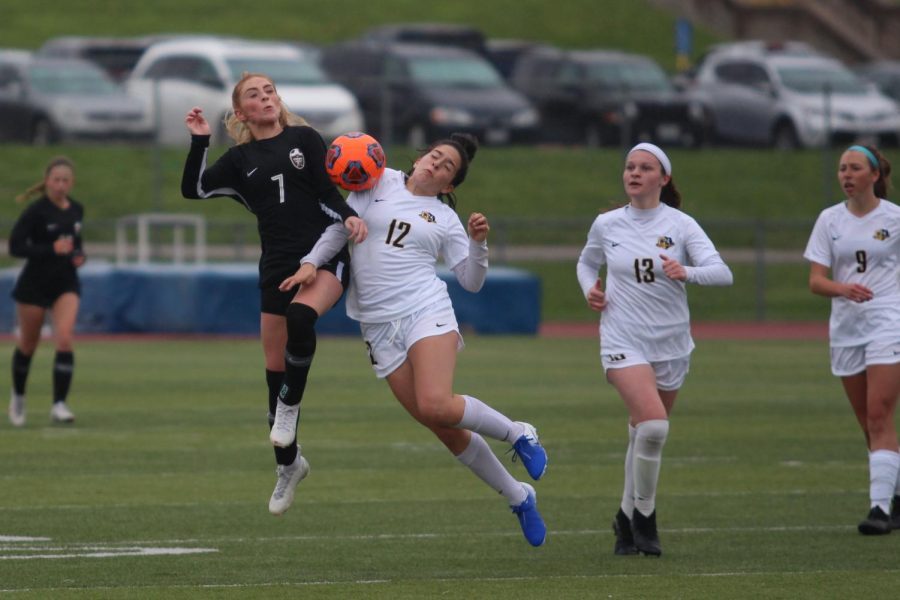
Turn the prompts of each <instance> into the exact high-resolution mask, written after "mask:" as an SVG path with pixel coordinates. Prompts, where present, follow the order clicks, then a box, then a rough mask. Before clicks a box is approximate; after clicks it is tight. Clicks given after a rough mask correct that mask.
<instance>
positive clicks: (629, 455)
mask: <svg viewBox="0 0 900 600" xmlns="http://www.w3.org/2000/svg"><path fill="white" fill-rule="evenodd" d="M635 433H636V430H635V428H634V426H633V425H632V424H631V423H629V424H628V450H626V451H625V485H624V487H623V489H622V504H620V505H619V506H621V508H622V512H623V513H625V515H626V516H627V517H628V518H629V519H630V518H631V513H632V512H634V436H635Z"/></svg>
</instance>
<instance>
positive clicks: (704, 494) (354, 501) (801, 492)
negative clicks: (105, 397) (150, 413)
mask: <svg viewBox="0 0 900 600" xmlns="http://www.w3.org/2000/svg"><path fill="white" fill-rule="evenodd" d="M868 492H869V490H868V488H862V487H860V488H856V489H832V490H824V489H823V490H806V489H793V490H783V489H782V490H737V491H733V492H720V491H702V490H698V491H696V492H666V493H665V494H664V495H665V497H666V498H748V497H755V496H764V497H770V496H788V497H791V496H806V495H809V494H816V495H818V496H847V495H859V494H863V495H865V494H868ZM619 496H621V493H618V494H613V493H609V494H600V493H598V494H569V495H566V496H565V499H567V500H586V499H592V498H593V499H596V498H610V497H615V498H618V497H619ZM468 500H473V501H475V500H478V499H477V498H464V499H460V501H468ZM406 501H408V499H404V498H350V499H345V498H341V499H335V500H327V501H323V500H311V499H309V498H308V497H307V498H305V499H303V500H299V499H298V500H297V501H296V504H295V505H297V506H300V505H316V504H324V505H329V506H334V505H354V506H355V505H361V504H391V503H400V502H406ZM445 501H446V499H444V498H432V499H431V500H428V499H422V500H421V502H445ZM254 504H259V502H257V501H250V500H247V501H227V502H223V501H215V502H207V501H203V502H134V503H122V502H118V503H115V504H102V505H98V504H47V505H40V504H31V505H28V506H0V514H2V513H4V512H27V511H48V510H59V511H64V510H72V511H76V510H98V509H102V510H109V509H113V508H138V507H148V506H152V507H156V508H193V507H198V506H204V507H207V506H248V505H254ZM2 541H3V538H2V536H0V542H2Z"/></svg>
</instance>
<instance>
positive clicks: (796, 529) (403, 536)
mask: <svg viewBox="0 0 900 600" xmlns="http://www.w3.org/2000/svg"><path fill="white" fill-rule="evenodd" d="M855 529H856V527H855V526H853V525H795V526H780V525H774V526H768V527H679V528H675V527H672V528H666V527H662V528H660V532H662V533H667V534H685V535H694V534H710V533H713V534H731V533H809V532H833V531H851V530H855ZM607 533H609V530H608V529H606V528H603V529H568V530H566V529H558V530H550V531H549V533H548V535H550V536H581V535H606V534H607ZM521 535H522V534H521V533H520V532H518V531H508V532H499V531H498V532H477V533H476V532H471V531H467V532H460V533H428V532H420V533H377V534H354V535H335V534H323V535H283V536H268V537H208V538H178V539H164V540H127V541H120V542H107V543H98V542H93V543H89V544H87V543H86V544H81V545H74V544H73V545H70V546H65V545H62V546H60V545H57V546H55V547H51V546H43V547H42V546H38V545H35V544H33V543H32V544H29V545H28V546H15V545H10V544H7V545H5V546H0V552H5V551H9V550H13V551H15V550H16V549H19V550H26V549H27V550H29V551H35V550H38V549H39V548H44V549H47V550H54V551H57V550H69V549H80V550H86V551H92V550H99V549H103V550H109V551H113V550H115V549H116V548H126V549H137V548H138V547H145V546H146V547H154V546H160V545H161V546H167V547H175V546H179V545H185V544H212V545H219V544H245V543H251V544H256V543H259V544H268V543H271V542H310V541H322V540H334V541H363V542H364V541H382V540H427V539H445V538H446V539H452V538H459V537H465V538H471V537H483V538H488V537H520V536H521ZM207 550H208V549H207Z"/></svg>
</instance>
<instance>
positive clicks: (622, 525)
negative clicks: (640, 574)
mask: <svg viewBox="0 0 900 600" xmlns="http://www.w3.org/2000/svg"><path fill="white" fill-rule="evenodd" d="M612 528H613V533H615V534H616V548H615V553H616V554H617V555H618V556H630V555H633V554H637V553H638V551H637V548H635V546H634V537H633V536H632V535H631V520H630V519H629V518H628V515H626V514H625V513H624V512H623V511H622V509H621V508H620V509H619V512H617V513H616V518H615V519H613V522H612Z"/></svg>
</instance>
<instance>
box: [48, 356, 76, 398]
mask: <svg viewBox="0 0 900 600" xmlns="http://www.w3.org/2000/svg"><path fill="white" fill-rule="evenodd" d="M74 370H75V355H74V354H73V353H72V352H59V351H58V352H57V353H56V358H55V359H54V360H53V401H54V402H65V401H66V397H67V396H68V395H69V387H70V386H71V385H72V373H73V371H74Z"/></svg>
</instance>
